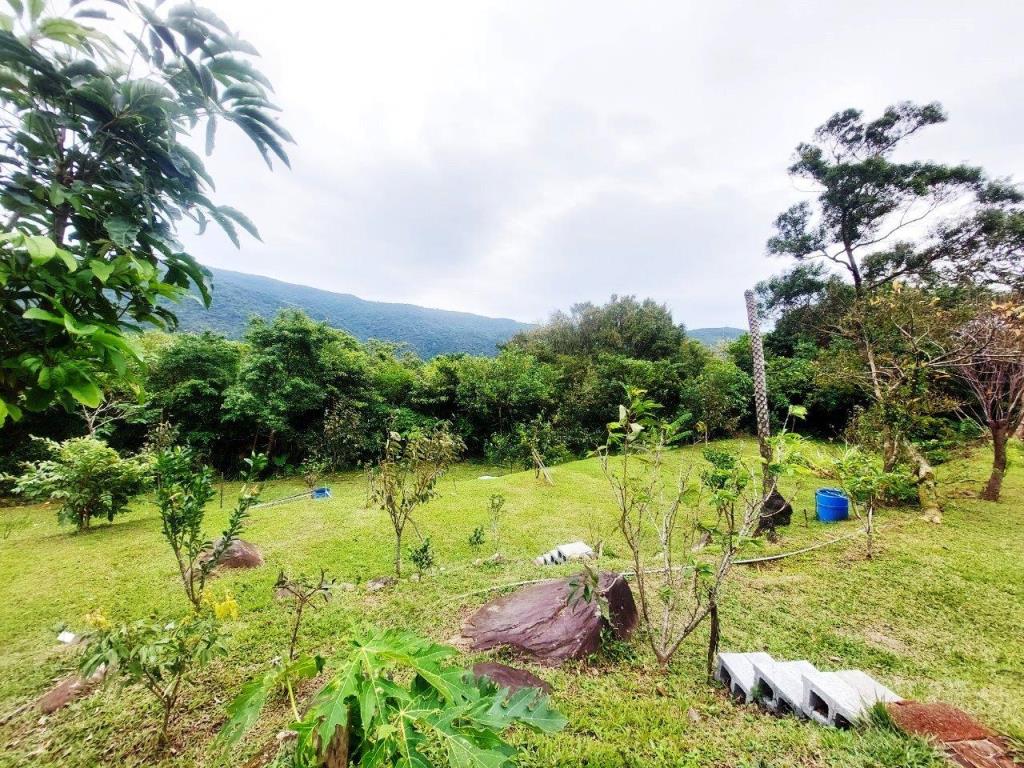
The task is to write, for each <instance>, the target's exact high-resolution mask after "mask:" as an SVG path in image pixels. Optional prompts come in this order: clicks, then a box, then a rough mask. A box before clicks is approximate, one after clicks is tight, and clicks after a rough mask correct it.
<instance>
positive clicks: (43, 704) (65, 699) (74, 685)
mask: <svg viewBox="0 0 1024 768" xmlns="http://www.w3.org/2000/svg"><path fill="white" fill-rule="evenodd" d="M106 674H107V668H106V665H103V666H101V667H99V668H98V669H97V670H96V671H95V672H93V673H92V674H91V675H90V676H89V677H87V678H85V677H82V676H81V675H79V674H78V673H75V674H72V675H68V676H67V677H65V678H64V679H63V680H61V681H60V682H59V683H57V684H56V685H54V686H53V687H52V688H51V689H50V690H48V691H47V692H46V693H44V694H43V695H42V696H40V697H39V699H38V700H37V701H36V709H38V710H39V711H40V712H42V713H43V714H44V715H49V714H51V713H53V712H56V711H57V710H58V709H62V708H64V707H66V706H67V705H68V704H70V703H71V702H73V701H75V700H76V699H80V698H81V697H83V696H85V695H86V694H88V693H89V692H90V691H92V689H93V688H95V687H96V686H97V685H99V684H100V683H101V682H103V678H104V677H105V676H106Z"/></svg>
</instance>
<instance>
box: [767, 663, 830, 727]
mask: <svg viewBox="0 0 1024 768" xmlns="http://www.w3.org/2000/svg"><path fill="white" fill-rule="evenodd" d="M752 663H753V665H754V673H755V682H754V692H755V698H756V699H757V701H758V703H759V704H760V705H761V706H763V707H764V708H765V709H767V710H768V711H769V712H772V713H773V714H776V715H780V716H781V715H803V702H804V677H803V676H804V675H805V674H807V673H808V672H817V671H818V670H817V668H816V667H815V666H814V665H813V664H811V662H809V661H802V660H801V661H761V660H755V661H753V662H752Z"/></svg>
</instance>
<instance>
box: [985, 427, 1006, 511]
mask: <svg viewBox="0 0 1024 768" xmlns="http://www.w3.org/2000/svg"><path fill="white" fill-rule="evenodd" d="M989 430H990V431H991V432H992V474H991V475H989V478H988V482H987V483H986V484H985V488H984V490H982V492H981V498H983V499H985V500H986V501H999V493H1000V491H1001V490H1002V488H1003V475H1005V474H1006V443H1007V441H1008V440H1009V437H1010V436H1009V432H1008V430H1007V428H1006V425H1005V424H1002V423H1000V422H990V423H989Z"/></svg>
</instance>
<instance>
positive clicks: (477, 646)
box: [462, 573, 637, 664]
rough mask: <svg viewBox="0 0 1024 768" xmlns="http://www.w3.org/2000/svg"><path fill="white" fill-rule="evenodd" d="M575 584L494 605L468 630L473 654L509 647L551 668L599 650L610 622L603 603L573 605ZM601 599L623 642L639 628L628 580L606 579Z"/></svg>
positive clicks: (548, 585)
mask: <svg viewBox="0 0 1024 768" xmlns="http://www.w3.org/2000/svg"><path fill="white" fill-rule="evenodd" d="M571 581H573V579H572V578H565V579H551V580H549V581H543V582H541V583H539V584H534V585H532V586H529V587H525V588H524V589H521V590H519V591H518V592H514V593H512V594H511V595H506V596H505V597H501V598H498V599H497V600H492V601H491V602H489V603H487V604H486V605H484V606H483V607H482V608H480V610H479V611H477V612H476V613H475V614H473V615H472V616H471V617H470V618H469V619H468V620H467V621H466V623H465V624H464V625H463V628H462V634H463V636H465V637H467V638H468V639H469V640H470V647H471V648H472V649H473V650H477V651H479V650H486V649H488V648H497V647H499V646H508V647H511V648H514V649H517V650H519V651H522V652H524V653H528V654H531V655H533V656H536V657H537V658H538V659H539V660H540V661H542V662H546V663H549V664H561V663H562V662H563V661H565V660H566V659H578V658H582V657H584V656H587V655H589V654H591V653H593V652H594V651H596V650H597V648H598V646H599V645H600V642H601V630H602V629H603V628H604V626H605V620H604V618H603V617H602V616H601V610H600V606H599V604H598V603H597V601H592V602H589V603H588V602H586V601H584V600H583V599H582V598H578V599H573V600H570V599H569V596H570V594H571V593H572V587H571V586H570V582H571ZM598 593H599V595H600V597H601V598H602V599H604V600H606V601H607V603H608V614H609V617H610V625H611V629H612V631H613V632H614V633H615V636H616V637H618V638H619V639H625V638H627V637H629V635H630V634H631V633H632V631H633V629H634V628H635V627H636V623H637V612H636V603H635V602H634V601H633V592H632V591H631V590H630V588H629V584H627V583H626V580H625V579H624V578H623V577H622V576H621V575H619V574H617V573H602V574H601V575H600V580H599V583H598Z"/></svg>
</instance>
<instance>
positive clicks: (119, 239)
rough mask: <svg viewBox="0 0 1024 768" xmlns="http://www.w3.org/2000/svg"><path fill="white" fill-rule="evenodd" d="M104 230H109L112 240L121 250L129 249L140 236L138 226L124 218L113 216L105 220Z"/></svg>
mask: <svg viewBox="0 0 1024 768" xmlns="http://www.w3.org/2000/svg"><path fill="white" fill-rule="evenodd" d="M103 228H104V229H106V230H107V234H109V235H110V239H111V240H112V241H113V242H114V243H115V244H116V245H119V246H120V247H121V248H129V247H131V245H132V243H134V242H135V238H137V237H138V236H139V230H140V229H141V227H139V225H138V224H136V223H135V222H133V221H131V220H130V219H128V218H126V217H124V216H111V217H109V218H107V219H106V220H104V222H103Z"/></svg>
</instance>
